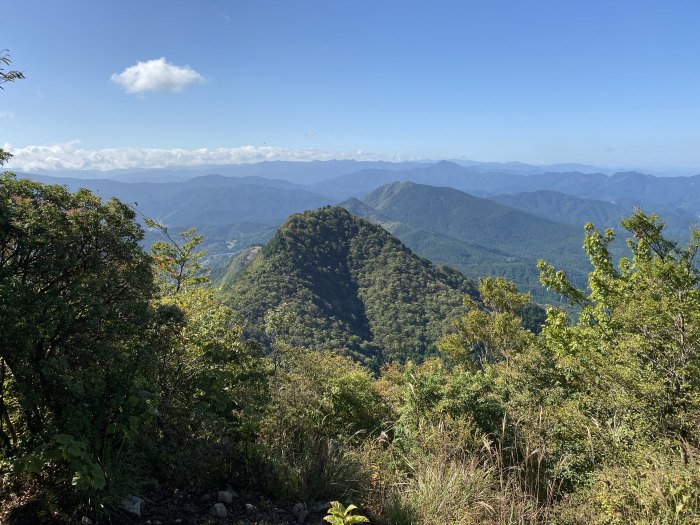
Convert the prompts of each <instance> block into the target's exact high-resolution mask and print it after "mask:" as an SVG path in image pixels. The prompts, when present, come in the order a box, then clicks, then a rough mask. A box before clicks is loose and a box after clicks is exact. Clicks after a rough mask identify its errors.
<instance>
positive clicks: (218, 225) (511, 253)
mask: <svg viewBox="0 0 700 525" xmlns="http://www.w3.org/2000/svg"><path fill="white" fill-rule="evenodd" d="M546 168H547V169H550V170H555V169H559V170H567V169H571V168H578V169H580V170H582V171H578V172H563V171H560V172H555V171H548V172H540V173H538V169H545V168H542V167H536V166H530V165H526V164H520V163H475V162H469V161H457V162H451V161H441V162H437V163H429V162H422V161H420V162H406V163H390V162H383V161H350V160H338V161H318V162H308V163H306V162H261V163H257V164H244V165H234V166H212V167H199V168H173V169H159V170H123V171H119V172H108V173H106V174H105V173H102V174H100V177H101V178H78V177H63V178H60V177H53V176H49V175H46V174H19V175H20V176H25V177H28V178H32V179H34V180H38V181H40V182H45V183H59V184H64V185H67V186H68V187H69V188H70V189H77V188H79V187H87V188H88V189H91V190H92V191H94V192H96V193H97V194H99V195H101V196H103V197H105V198H107V197H111V196H115V197H118V198H120V199H121V200H123V201H124V202H127V203H129V204H130V205H131V206H132V207H133V208H134V209H135V210H137V212H138V213H139V214H140V215H141V216H145V217H149V218H152V219H155V220H157V221H159V222H161V223H163V224H165V225H167V226H168V227H169V228H171V229H172V230H173V231H181V230H184V229H186V228H189V227H192V226H195V227H197V228H198V229H199V230H200V232H201V233H203V234H204V235H205V248H206V249H207V250H208V257H209V260H208V263H209V264H210V265H211V266H213V267H214V268H215V270H216V271H215V272H214V273H215V275H223V273H225V270H224V269H221V270H218V269H216V267H217V266H219V265H222V264H223V265H225V263H227V262H228V261H229V259H230V258H231V257H235V256H236V254H238V253H240V252H242V251H244V250H246V249H247V248H250V247H252V246H261V245H263V244H265V243H266V242H267V241H269V240H270V239H271V238H272V236H273V235H274V234H275V231H276V230H277V228H278V227H279V226H280V225H281V224H282V223H283V222H284V221H285V219H286V218H287V217H288V216H289V215H290V214H294V213H297V212H301V211H304V210H313V209H317V208H319V207H322V206H325V205H337V204H341V205H342V206H343V207H345V208H346V209H348V210H350V211H351V213H353V214H354V215H357V216H359V217H364V218H367V219H369V220H371V221H373V222H375V223H378V224H380V225H381V226H382V227H383V228H384V229H385V230H386V231H388V232H390V233H391V234H393V235H395V236H396V237H397V238H399V239H400V240H401V241H402V242H403V243H404V244H405V245H406V246H408V247H409V248H411V249H412V250H413V251H414V252H415V253H417V254H419V255H421V256H423V257H426V258H428V259H429V260H431V261H434V262H437V263H441V264H446V265H449V266H451V267H452V268H455V269H457V270H459V271H461V272H462V273H463V274H464V275H466V276H468V277H471V278H476V277H478V276H483V275H494V274H495V275H503V276H506V277H508V278H510V279H512V280H513V281H515V282H516V283H517V284H518V285H519V286H520V287H521V288H522V289H524V290H527V291H531V292H532V293H533V294H534V295H535V296H536V298H537V299H538V300H540V301H544V302H549V301H551V300H553V298H552V297H550V296H548V295H547V294H545V293H544V292H543V291H542V289H541V288H540V286H539V283H538V275H537V271H536V269H535V263H536V260H537V259H538V258H544V259H547V260H549V261H550V262H552V263H554V264H555V265H557V266H558V267H561V268H564V269H566V270H567V272H568V273H569V275H570V276H571V277H572V278H573V279H574V281H576V282H578V283H583V278H584V276H585V274H586V272H587V270H588V263H587V261H586V260H585V258H584V256H583V252H582V250H581V243H582V239H583V230H582V226H583V224H585V223H586V222H589V221H591V222H593V223H594V224H596V225H597V226H598V227H601V228H606V227H616V226H617V225H618V222H619V220H620V219H621V218H622V217H624V216H626V215H628V214H629V213H630V212H631V211H632V209H633V206H641V207H642V208H643V209H644V210H645V211H653V212H657V213H659V214H660V215H661V216H662V217H663V218H664V219H665V220H666V221H667V223H668V226H669V230H670V232H671V234H672V235H673V236H675V237H677V238H682V237H684V236H687V234H688V231H689V225H690V224H691V223H693V222H694V221H695V219H696V217H697V216H698V213H699V212H700V176H695V177H654V176H651V175H646V174H641V173H636V172H621V173H615V174H607V173H601V172H597V171H596V170H595V168H592V167H587V166H572V165H561V166H548V167H546ZM211 170H215V171H211ZM72 174H73V175H80V176H81V177H85V176H87V175H88V173H86V172H74V173H72ZM93 175H95V174H94V173H93ZM106 176H113V177H115V178H117V179H118V180H112V179H109V178H105V177H106ZM407 183H408V184H407ZM157 238H158V237H157V233H156V232H154V231H147V235H146V239H145V244H147V245H148V244H150V243H152V242H153V241H154V240H156V239H157Z"/></svg>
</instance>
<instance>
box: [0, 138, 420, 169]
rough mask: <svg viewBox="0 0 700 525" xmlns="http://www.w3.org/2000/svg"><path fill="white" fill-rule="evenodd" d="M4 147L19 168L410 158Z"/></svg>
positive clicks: (272, 150)
mask: <svg viewBox="0 0 700 525" xmlns="http://www.w3.org/2000/svg"><path fill="white" fill-rule="evenodd" d="M2 148H3V149H4V150H6V151H9V152H10V153H12V154H13V155H14V157H13V158H12V160H11V161H10V163H9V164H8V166H7V167H9V168H10V169H15V170H22V171H32V170H65V169H70V170H76V169H85V170H100V171H106V170H113V169H127V168H165V167H168V166H203V165H209V164H242V163H248V162H261V161H266V160H293V161H312V160H331V159H357V160H392V161H399V160H406V159H404V158H402V157H400V156H391V155H379V154H375V153H370V152H367V151H363V150H357V151H352V152H330V151H323V150H319V149H316V148H301V149H289V148H277V147H273V146H240V147H232V148H200V149H148V148H110V149H98V150H93V149H83V148H81V147H80V142H79V141H72V142H66V143H62V144H53V145H44V146H25V147H21V148H14V147H12V145H11V144H5V145H3V146H2Z"/></svg>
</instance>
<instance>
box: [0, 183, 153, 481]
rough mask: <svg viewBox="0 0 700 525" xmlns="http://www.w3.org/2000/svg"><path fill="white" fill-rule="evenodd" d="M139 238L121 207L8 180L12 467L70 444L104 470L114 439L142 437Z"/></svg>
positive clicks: (147, 286) (3, 311) (1, 195)
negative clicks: (17, 460)
mask: <svg viewBox="0 0 700 525" xmlns="http://www.w3.org/2000/svg"><path fill="white" fill-rule="evenodd" d="M141 237H142V231H141V229H140V227H139V226H138V225H137V224H136V223H135V221H134V213H133V212H132V211H131V210H130V209H129V208H128V207H127V206H125V205H124V204H122V203H120V202H118V201H116V200H110V201H108V202H106V203H103V202H102V201H101V200H100V199H99V197H96V196H95V195H92V194H91V193H90V192H88V191H86V190H81V191H79V192H77V193H70V192H68V191H67V190H66V189H65V188H63V187H60V186H44V185H41V184H37V183H34V182H30V181H28V180H24V179H22V180H17V179H16V178H15V177H14V176H13V175H11V174H9V173H5V174H4V175H2V176H0V366H1V367H2V371H3V375H4V383H3V391H2V402H0V409H1V410H2V419H3V420H4V424H3V425H2V426H0V436H1V437H2V439H3V444H4V447H5V454H6V456H8V457H13V456H21V455H22V454H27V453H30V452H38V451H43V450H45V449H47V448H50V447H52V446H54V445H61V444H63V445H65V441H66V439H67V438H61V439H63V441H64V442H63V443H61V442H60V441H59V442H55V441H54V438H55V437H56V436H59V435H68V436H75V437H76V439H77V440H79V441H81V442H83V443H84V445H85V446H84V447H83V448H86V450H87V452H86V453H87V454H88V456H89V457H90V458H91V459H92V460H94V461H97V460H98V458H99V457H100V455H101V453H102V452H103V450H102V449H103V447H104V446H105V443H106V442H107V441H108V440H109V439H111V438H110V436H112V437H114V436H118V435H122V436H123V435H128V434H130V433H133V432H134V431H135V430H136V426H137V424H138V418H139V415H140V412H141V411H142V410H143V406H142V403H141V402H140V401H139V399H137V397H134V394H135V392H136V390H137V386H138V385H139V382H140V381H144V380H145V379H146V378H145V376H144V375H143V372H144V370H145V368H147V364H146V363H147V362H148V361H149V360H150V359H151V350H150V349H149V346H148V345H147V339H148V334H149V333H150V332H151V327H152V320H153V317H152V315H151V310H150V304H149V302H150V300H151V298H152V296H153V292H154V287H153V278H152V273H151V269H150V261H149V259H148V257H147V256H146V254H144V253H143V251H142V250H141V248H140V247H139V240H140V239H141ZM75 450H77V449H75ZM96 477H97V478H99V476H98V475H96ZM96 482H97V484H98V485H99V484H102V483H103V482H104V481H103V480H102V481H100V480H99V479H97V480H96Z"/></svg>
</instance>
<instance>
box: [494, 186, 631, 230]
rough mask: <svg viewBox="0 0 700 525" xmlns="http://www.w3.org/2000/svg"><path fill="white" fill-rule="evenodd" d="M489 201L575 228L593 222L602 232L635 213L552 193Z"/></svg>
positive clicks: (517, 194) (497, 197)
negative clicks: (630, 213)
mask: <svg viewBox="0 0 700 525" xmlns="http://www.w3.org/2000/svg"><path fill="white" fill-rule="evenodd" d="M489 199H490V200H492V201H494V202H498V203H499V204H503V205H505V206H510V207H511V208H517V209H519V210H523V211H527V212H528V213H532V214H533V215H537V216H539V217H544V218H545V219H549V220H553V221H557V222H563V223H565V224H571V225H573V226H581V225H583V224H586V223H587V222H592V223H593V224H595V225H596V226H597V227H600V228H606V227H615V226H617V224H618V222H619V221H620V219H622V218H623V217H625V216H626V215H628V214H629V212H630V211H631V210H627V209H626V208H624V207H622V206H618V205H617V204H613V203H611V202H605V201H600V200H595V199H587V198H584V197H577V196H576V195H567V194H565V193H561V192H558V191H550V190H538V191H529V192H522V193H516V194H503V195H496V196H495V197H489Z"/></svg>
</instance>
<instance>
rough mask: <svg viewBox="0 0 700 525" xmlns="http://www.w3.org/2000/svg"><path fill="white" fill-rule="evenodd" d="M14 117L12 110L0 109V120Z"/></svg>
mask: <svg viewBox="0 0 700 525" xmlns="http://www.w3.org/2000/svg"><path fill="white" fill-rule="evenodd" d="M12 118H15V114H14V113H12V111H4V110H2V109H0V120H6V119H7V120H9V119H12Z"/></svg>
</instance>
